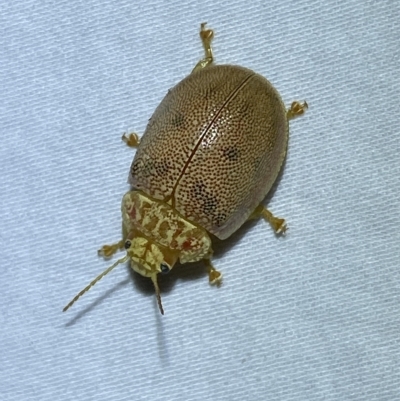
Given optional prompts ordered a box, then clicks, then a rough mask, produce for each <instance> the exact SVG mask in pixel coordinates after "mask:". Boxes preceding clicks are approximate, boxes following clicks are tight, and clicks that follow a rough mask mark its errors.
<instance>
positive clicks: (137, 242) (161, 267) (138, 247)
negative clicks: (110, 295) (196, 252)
mask: <svg viewBox="0 0 400 401" xmlns="http://www.w3.org/2000/svg"><path fill="white" fill-rule="evenodd" d="M124 247H125V249H126V252H127V256H129V259H130V260H131V267H132V269H133V270H134V271H135V272H137V273H139V274H141V275H142V276H144V277H149V278H151V280H152V282H153V284H154V288H155V291H156V296H157V302H158V306H159V308H160V312H161V314H164V310H163V307H162V304H161V296H160V289H159V287H158V283H157V274H158V273H162V274H166V273H169V271H170V270H171V269H172V268H173V267H174V264H175V262H176V261H177V259H178V253H177V252H173V251H171V250H170V249H168V248H166V247H164V246H162V245H159V244H156V243H154V242H153V241H151V240H149V239H147V238H145V237H142V236H137V237H134V238H132V239H127V240H126V241H125V243H124Z"/></svg>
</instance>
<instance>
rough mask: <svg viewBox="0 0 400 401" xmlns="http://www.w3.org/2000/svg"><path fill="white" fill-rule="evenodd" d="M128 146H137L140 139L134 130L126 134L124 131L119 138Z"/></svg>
mask: <svg viewBox="0 0 400 401" xmlns="http://www.w3.org/2000/svg"><path fill="white" fill-rule="evenodd" d="M121 139H122V140H123V141H124V142H125V143H126V144H127V145H128V146H129V147H130V148H137V147H138V146H139V143H140V139H139V137H138V135H137V134H135V133H134V132H132V133H131V134H128V135H126V134H125V133H124V135H122V138H121Z"/></svg>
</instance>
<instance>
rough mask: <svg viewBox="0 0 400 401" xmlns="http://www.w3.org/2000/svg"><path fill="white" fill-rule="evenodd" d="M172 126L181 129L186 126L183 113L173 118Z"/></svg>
mask: <svg viewBox="0 0 400 401" xmlns="http://www.w3.org/2000/svg"><path fill="white" fill-rule="evenodd" d="M172 124H173V126H174V127H177V128H180V127H182V126H183V125H184V124H185V117H184V116H183V114H181V113H177V114H175V115H174V116H173V117H172Z"/></svg>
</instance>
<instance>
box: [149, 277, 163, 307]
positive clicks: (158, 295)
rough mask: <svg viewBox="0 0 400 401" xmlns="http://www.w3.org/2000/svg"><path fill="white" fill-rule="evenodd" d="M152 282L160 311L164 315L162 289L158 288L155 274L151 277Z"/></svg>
mask: <svg viewBox="0 0 400 401" xmlns="http://www.w3.org/2000/svg"><path fill="white" fill-rule="evenodd" d="M151 281H152V282H153V284H154V289H155V290H156V297H157V303H158V308H159V309H160V312H161V314H162V315H163V314H164V309H163V306H162V303H161V295H160V288H159V287H158V283H157V275H156V274H154V275H153V276H151Z"/></svg>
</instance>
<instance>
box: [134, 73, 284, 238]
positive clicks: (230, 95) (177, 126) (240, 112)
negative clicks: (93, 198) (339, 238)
mask: <svg viewBox="0 0 400 401" xmlns="http://www.w3.org/2000/svg"><path fill="white" fill-rule="evenodd" d="M287 140H288V123H287V117H286V110H285V106H284V104H283V103H282V100H281V98H280V96H279V94H278V93H277V91H276V90H275V89H274V88H273V86H272V85H271V84H270V83H269V82H268V81H267V80H266V79H265V78H263V77H262V76H260V75H258V74H256V73H254V72H253V71H251V70H248V69H246V68H242V67H237V66H229V65H221V66H212V67H208V68H205V69H203V70H199V71H196V72H194V73H192V74H191V75H189V76H188V77H187V78H185V79H184V80H183V81H181V82H180V83H179V84H178V85H176V86H175V87H174V88H173V89H172V90H170V91H169V92H168V94H167V95H166V96H165V98H164V99H163V101H162V102H161V103H160V105H159V106H158V107H157V109H156V111H155V112H154V114H153V116H152V118H151V119H150V121H149V124H148V126H147V128H146V131H145V133H144V135H143V137H142V139H141V143H140V146H139V149H138V151H137V153H136V156H135V158H134V160H133V163H132V166H131V172H130V183H131V184H132V186H133V187H135V188H137V189H140V190H141V191H143V192H144V193H146V194H148V195H150V196H151V197H153V198H155V199H160V200H164V201H166V202H169V203H170V204H172V206H173V207H174V208H175V209H176V210H177V211H178V212H179V213H180V214H181V215H182V216H184V217H185V218H187V219H188V220H189V221H192V222H194V223H195V224H197V225H199V226H201V227H204V228H205V229H206V230H207V231H208V232H210V233H212V234H214V235H216V236H217V237H219V238H220V239H225V238H227V237H229V236H230V235H231V234H232V233H233V232H234V231H236V230H237V229H238V228H239V227H240V226H241V225H242V224H243V223H244V222H245V221H246V220H247V219H248V217H249V216H250V214H251V213H252V212H253V210H254V209H255V208H256V207H257V205H258V204H259V203H260V202H261V201H262V199H263V198H264V197H265V195H266V194H267V192H268V191H269V190H270V188H271V186H272V185H273V183H274V181H275V179H276V177H277V175H278V173H279V170H280V168H281V165H282V162H283V159H284V157H285V152H286V146H287Z"/></svg>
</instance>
